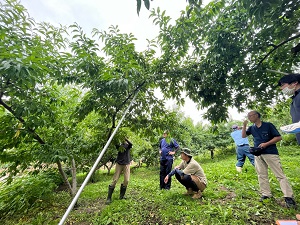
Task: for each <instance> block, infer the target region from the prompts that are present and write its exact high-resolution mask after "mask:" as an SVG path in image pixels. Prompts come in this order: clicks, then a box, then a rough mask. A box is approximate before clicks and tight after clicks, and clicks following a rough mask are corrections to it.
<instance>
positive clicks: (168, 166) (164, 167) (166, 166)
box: [159, 159, 173, 190]
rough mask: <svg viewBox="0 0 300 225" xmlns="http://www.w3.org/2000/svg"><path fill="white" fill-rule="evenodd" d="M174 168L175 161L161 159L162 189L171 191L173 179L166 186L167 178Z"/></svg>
mask: <svg viewBox="0 0 300 225" xmlns="http://www.w3.org/2000/svg"><path fill="white" fill-rule="evenodd" d="M172 166H173V159H161V160H160V173H159V178H160V189H168V190H169V189H170V188H171V177H170V178H169V180H168V182H167V183H166V184H165V182H164V179H165V177H166V176H167V175H168V174H169V173H170V172H171V170H172Z"/></svg>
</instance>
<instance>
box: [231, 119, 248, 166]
mask: <svg viewBox="0 0 300 225" xmlns="http://www.w3.org/2000/svg"><path fill="white" fill-rule="evenodd" d="M232 130H233V131H232V132H231V134H230V136H231V137H232V139H233V140H234V143H235V145H236V158H237V163H236V170H237V171H238V172H242V168H243V166H244V163H245V160H246V156H247V157H248V159H249V161H250V162H251V164H252V165H253V166H254V155H252V154H251V153H250V152H249V141H248V138H247V137H246V138H243V137H242V130H241V129H240V128H239V126H238V125H233V126H232Z"/></svg>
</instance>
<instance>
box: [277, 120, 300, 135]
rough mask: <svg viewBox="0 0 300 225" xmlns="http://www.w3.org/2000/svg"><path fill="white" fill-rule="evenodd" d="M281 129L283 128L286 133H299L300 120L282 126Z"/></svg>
mask: <svg viewBox="0 0 300 225" xmlns="http://www.w3.org/2000/svg"><path fill="white" fill-rule="evenodd" d="M280 130H282V131H283V132H285V133H291V134H295V133H299V132H300V122H298V123H292V124H289V125H286V126H282V127H280Z"/></svg>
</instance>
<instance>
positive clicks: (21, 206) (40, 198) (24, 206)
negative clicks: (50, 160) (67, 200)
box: [0, 171, 60, 218]
mask: <svg viewBox="0 0 300 225" xmlns="http://www.w3.org/2000/svg"><path fill="white" fill-rule="evenodd" d="M58 182H60V180H59V178H58V176H57V175H56V174H55V173H53V172H51V171H50V172H49V171H48V172H43V173H39V174H36V175H26V176H22V177H18V178H16V179H14V181H13V182H12V183H10V184H5V183H2V184H0V193H1V195H0V215H1V217H2V218H3V217H5V216H11V215H13V214H15V213H19V212H22V213H23V212H27V210H28V209H29V208H31V207H32V206H33V205H36V204H42V203H43V202H44V201H46V200H47V199H48V198H49V197H50V196H51V194H52V193H53V190H54V189H55V188H56V187H57V183H58Z"/></svg>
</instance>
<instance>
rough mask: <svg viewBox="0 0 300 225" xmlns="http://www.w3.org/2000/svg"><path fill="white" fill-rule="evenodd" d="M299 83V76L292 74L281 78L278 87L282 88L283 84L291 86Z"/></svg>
mask: <svg viewBox="0 0 300 225" xmlns="http://www.w3.org/2000/svg"><path fill="white" fill-rule="evenodd" d="M297 81H298V78H297V74H293V73H291V74H288V75H284V76H283V77H281V78H280V80H279V81H278V86H281V85H282V84H291V83H294V82H297Z"/></svg>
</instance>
